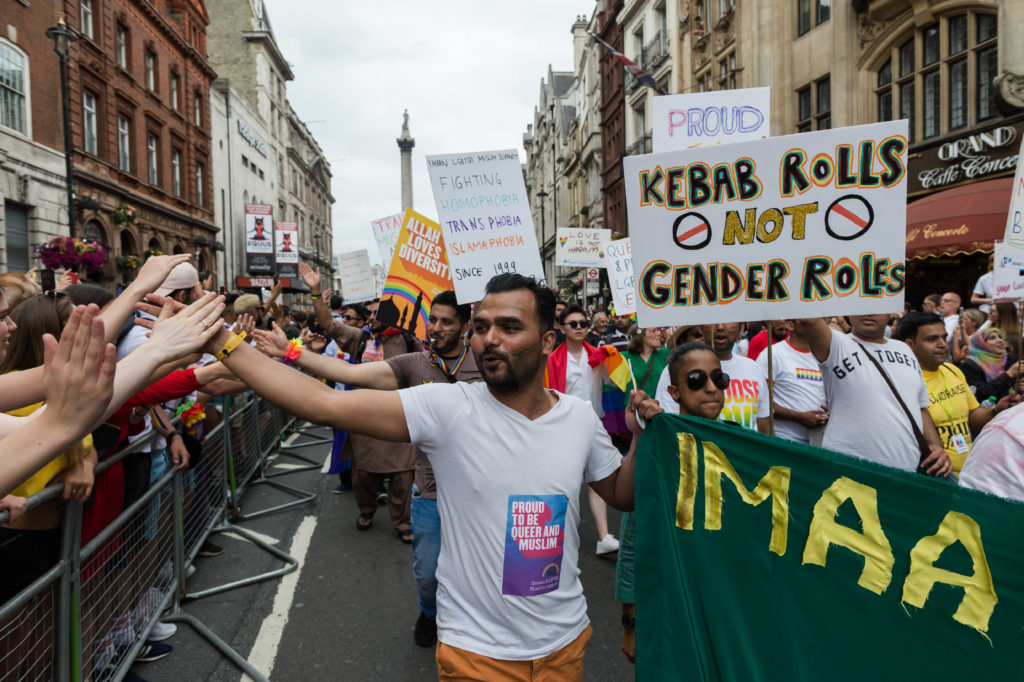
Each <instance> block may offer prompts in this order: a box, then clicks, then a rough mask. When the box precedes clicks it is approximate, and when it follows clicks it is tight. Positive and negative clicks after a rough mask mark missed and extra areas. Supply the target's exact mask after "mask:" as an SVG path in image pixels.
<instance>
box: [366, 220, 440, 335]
mask: <svg viewBox="0 0 1024 682" xmlns="http://www.w3.org/2000/svg"><path fill="white" fill-rule="evenodd" d="M451 288H452V277H451V273H450V272H449V270H448V256H447V254H446V253H445V243H444V239H443V237H442V234H441V226H440V225H438V224H437V223H435V222H434V221H433V220H430V219H429V218H426V217H424V216H422V215H420V214H419V213H417V212H416V211H414V210H412V209H411V208H409V209H406V211H405V219H404V220H403V221H402V230H401V232H400V233H399V235H398V241H397V242H396V243H395V255H394V257H393V258H392V259H391V267H390V268H388V278H387V280H386V281H385V282H384V291H383V292H382V293H381V299H380V306H379V307H378V308H377V319H378V320H379V321H381V322H383V323H384V324H386V325H388V326H391V327H396V328H398V329H401V330H403V331H407V332H409V333H410V334H412V335H413V336H415V337H416V338H418V339H426V338H427V316H428V315H429V314H430V304H431V303H432V302H433V301H434V297H435V296H437V295H438V294H439V293H441V292H442V291H449V290H451Z"/></svg>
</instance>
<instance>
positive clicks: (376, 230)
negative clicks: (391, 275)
mask: <svg viewBox="0 0 1024 682" xmlns="http://www.w3.org/2000/svg"><path fill="white" fill-rule="evenodd" d="M404 218H405V214H403V213H396V214H394V215H389V216H385V217H383V218H377V220H372V221H370V227H371V228H373V238H374V239H375V240H376V241H377V249H378V250H379V251H380V262H381V263H383V264H384V268H385V269H387V267H388V265H389V264H390V263H391V258H392V257H393V256H394V255H395V242H396V241H398V233H399V232H400V231H401V230H402V220H403V219H404Z"/></svg>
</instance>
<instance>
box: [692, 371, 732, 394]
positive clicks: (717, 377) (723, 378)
mask: <svg viewBox="0 0 1024 682" xmlns="http://www.w3.org/2000/svg"><path fill="white" fill-rule="evenodd" d="M709 377H710V379H711V383H713V384H714V385H715V387H716V388H720V389H722V390H723V391H724V390H725V389H727V388H729V375H728V374H724V373H723V372H722V370H720V369H716V370H714V371H713V372H711V374H710V375H709V374H708V373H707V372H705V371H704V370H702V369H695V370H693V371H692V372H690V373H689V374H687V375H686V387H687V388H688V389H690V390H691V391H699V390H701V389H702V388H704V387H705V386H707V384H708V378H709Z"/></svg>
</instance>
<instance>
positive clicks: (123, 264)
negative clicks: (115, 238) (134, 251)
mask: <svg viewBox="0 0 1024 682" xmlns="http://www.w3.org/2000/svg"><path fill="white" fill-rule="evenodd" d="M140 267H142V261H141V260H140V259H139V257H138V256H132V255H128V256H118V257H117V269H118V270H120V271H121V272H131V271H132V270H138V269H139V268H140Z"/></svg>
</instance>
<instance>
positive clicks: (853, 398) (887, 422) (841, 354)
mask: <svg viewBox="0 0 1024 682" xmlns="http://www.w3.org/2000/svg"><path fill="white" fill-rule="evenodd" d="M858 344H860V345H858ZM861 346H863V348H862V347H861ZM865 349H867V352H870V353H872V354H873V355H874V357H875V359H876V360H878V363H879V364H880V365H881V366H882V369H884V370H885V371H886V373H887V374H888V375H889V379H890V380H891V381H892V383H893V385H894V386H895V387H896V389H897V390H898V391H899V392H900V397H902V398H903V402H904V403H906V405H907V409H908V410H910V413H911V416H912V417H913V418H914V422H915V423H916V424H917V426H918V428H920V427H921V409H922V408H925V409H926V408H927V407H928V406H929V405H930V404H931V400H930V399H929V397H928V389H927V387H926V386H925V385H924V377H922V375H921V367H920V366H919V365H918V364H917V358H916V357H914V352H913V351H912V350H910V348H909V347H908V346H907V344H905V343H903V342H902V341H894V340H892V339H890V340H888V341H886V342H885V343H872V342H870V341H864V340H863V339H857V340H854V338H853V337H852V336H850V335H848V334H839V333H837V332H832V344H831V346H830V347H829V353H828V358H827V359H826V360H825V361H824V362H822V363H821V375H822V380H823V382H824V384H825V399H826V401H827V403H828V408H829V420H828V426H827V427H826V428H825V437H824V439H823V440H822V444H821V445H822V447H824V448H827V449H829V450H835V451H837V452H845V453H846V454H849V455H853V456H855V457H861V458H863V459H868V460H871V461H872V462H878V463H880V464H887V465H888V466H891V467H895V468H897V469H903V470H904V471H916V470H917V465H918V463H919V462H920V461H921V449H920V447H919V446H918V444H917V439H916V438H915V437H914V431H913V429H911V427H910V420H909V419H907V413H906V412H904V411H903V408H902V407H900V404H899V402H898V401H897V400H896V397H895V396H894V395H893V394H892V391H891V390H890V389H889V387H888V385H886V383H885V379H883V378H882V375H881V374H879V372H878V368H877V367H875V365H874V363H872V362H871V360H870V359H869V358H867V357H865V355H864V353H865Z"/></svg>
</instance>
